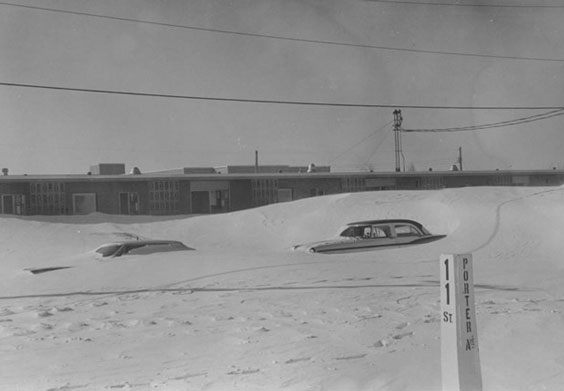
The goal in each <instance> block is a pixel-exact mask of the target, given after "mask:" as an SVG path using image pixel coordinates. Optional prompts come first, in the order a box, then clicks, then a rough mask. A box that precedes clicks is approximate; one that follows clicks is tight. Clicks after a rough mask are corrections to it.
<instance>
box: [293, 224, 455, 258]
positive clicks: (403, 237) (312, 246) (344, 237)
mask: <svg viewBox="0 0 564 391" xmlns="http://www.w3.org/2000/svg"><path fill="white" fill-rule="evenodd" d="M445 236H446V235H433V234H431V233H430V232H429V231H428V230H427V229H426V228H425V227H423V225H421V224H420V223H418V222H416V221H413V220H405V219H396V220H369V221H359V222H355V223H350V224H347V226H346V227H344V228H343V229H341V233H340V235H339V236H338V237H337V238H334V239H329V240H325V241H321V242H315V243H308V244H302V245H298V246H294V249H295V250H305V251H310V252H318V253H337V252H353V251H363V250H371V249H374V248H381V247H393V246H406V245H413V244H422V243H428V242H432V241H434V240H438V239H442V238H444V237H445Z"/></svg>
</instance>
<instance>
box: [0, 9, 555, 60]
mask: <svg viewBox="0 0 564 391" xmlns="http://www.w3.org/2000/svg"><path fill="white" fill-rule="evenodd" d="M414 4H415V3H414ZM0 5H5V6H10V7H19V8H27V9H33V10H38V11H48V12H56V13H61V14H71V15H80V16H88V17H94V18H102V19H110V20H117V21H122V22H132V23H144V24H150V25H155V26H163V27H170V28H180V29H185V30H195V31H206V32H212V33H218V34H231V35H239V36H247V37H255V38H269V39H276V40H282V41H292V42H304V43H312V44H323V45H333V46H348V47H355V48H363V49H376V50H388V51H395V52H406V53H420V54H436V55H448V56H463V57H477V58H496V59H505V60H521V61H545V62H564V59H560V58H548V57H527V56H525V57H523V56H502V55H496V54H480V53H464V52H448V51H442V50H424V49H408V48H399V47H392V46H376V45H364V44H355V43H348V42H336V41H327V40H319V39H306V38H292V37H285V36H281V35H270V34H255V33H246V32H241V31H234V30H222V29H213V28H205V27H195V26H186V25H178V24H172V23H163V22H154V21H150V20H142V19H134V18H125V17H118V16H108V15H101V14H94V13H89V12H79V11H67V10H62V9H56V8H46V7H38V6H30V5H22V4H13V3H7V2H0Z"/></svg>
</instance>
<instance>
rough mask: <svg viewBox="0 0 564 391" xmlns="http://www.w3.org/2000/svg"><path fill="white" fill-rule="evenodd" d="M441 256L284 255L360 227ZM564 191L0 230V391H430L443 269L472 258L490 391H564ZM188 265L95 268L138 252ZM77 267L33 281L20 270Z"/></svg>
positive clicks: (2, 222)
mask: <svg viewBox="0 0 564 391" xmlns="http://www.w3.org/2000/svg"><path fill="white" fill-rule="evenodd" d="M392 218H409V219H413V220H416V221H419V222H420V223H422V224H423V225H424V226H425V227H427V228H428V229H429V230H430V231H431V232H432V233H435V234H447V237H446V238H444V239H441V240H440V241H437V242H432V243H428V244H424V245H418V246H411V247H405V248H393V249H381V250H376V251H369V252H360V253H352V254H335V255H320V254H307V253H299V252H292V251H291V250H290V248H291V246H292V245H294V244H298V243H303V242H313V241H317V240H322V239H326V238H328V237H331V236H333V235H335V234H336V233H337V230H338V229H339V227H341V226H342V225H344V224H346V223H348V222H351V221H358V220H370V219H392ZM563 232H564V189H562V188H514V187H511V188H464V189H448V190H440V191H421V192H418V191H413V192H410V191H397V192H396V191H389V192H366V193H354V194H341V195H334V196H324V197H315V198H310V199H306V200H301V201H295V202H290V203H283V204H276V205H271V206H267V207H262V208H257V209H252V210H246V211H241V212H237V213H230V214H223V215H211V216H197V217H174V218H163V217H161V218H156V217H147V216H136V217H129V216H106V215H100V214H95V215H90V216H63V217H46V216H43V217H25V218H14V217H7V216H4V217H0V260H1V261H0V271H1V274H0V275H1V276H2V278H1V280H0V352H1V355H0V389H1V390H52V391H54V390H60V391H62V390H71V389H72V390H75V389H76V390H101V389H130V390H187V389H194V390H200V389H202V390H266V389H268V390H279V389H284V390H439V389H440V388H441V385H440V340H439V338H440V323H439V320H440V318H439V288H438V279H439V276H438V271H439V267H438V259H439V256H440V254H442V253H466V252H470V253H472V254H473V256H474V273H475V276H474V280H475V283H476V305H477V321H478V336H479V341H480V354H481V363H482V374H483V383H484V389H495V390H560V389H562V387H563V385H564V358H563V356H562V353H561V352H562V351H563V348H564V328H563V327H561V325H562V323H563V319H562V311H563V310H564V273H563V265H564V261H563V260H562V254H563V253H564V243H563V241H562V233H563ZM137 237H139V238H143V239H168V240H179V241H182V242H183V243H184V244H186V245H187V246H189V247H192V248H194V249H196V251H188V252H171V253H162V254H158V253H154V254H144V255H126V256H123V257H120V258H112V259H110V260H104V261H100V260H98V259H95V257H94V254H93V249H95V248H96V247H97V246H99V245H100V244H102V243H106V242H111V241H113V240H124V239H130V238H137ZM52 266H70V268H67V269H60V270H56V271H53V272H48V273H43V274H38V275H32V274H31V273H29V272H27V271H25V270H24V269H26V268H29V267H52Z"/></svg>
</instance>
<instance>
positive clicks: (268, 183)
mask: <svg viewBox="0 0 564 391" xmlns="http://www.w3.org/2000/svg"><path fill="white" fill-rule="evenodd" d="M252 189H253V205H254V206H262V205H268V204H274V203H276V202H278V199H277V194H278V181H277V180H276V179H254V180H253V182H252Z"/></svg>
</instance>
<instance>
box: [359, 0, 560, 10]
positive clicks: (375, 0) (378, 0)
mask: <svg viewBox="0 0 564 391" xmlns="http://www.w3.org/2000/svg"><path fill="white" fill-rule="evenodd" d="M365 1H366V2H369V3H385V4H398V5H432V6H442V7H472V8H564V5H551V4H548V5H544V4H475V3H474V4H470V3H459V2H455V3H434V2H425V1H406V0H397V1H394V0H365Z"/></svg>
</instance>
